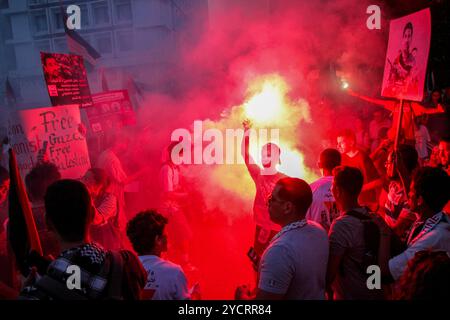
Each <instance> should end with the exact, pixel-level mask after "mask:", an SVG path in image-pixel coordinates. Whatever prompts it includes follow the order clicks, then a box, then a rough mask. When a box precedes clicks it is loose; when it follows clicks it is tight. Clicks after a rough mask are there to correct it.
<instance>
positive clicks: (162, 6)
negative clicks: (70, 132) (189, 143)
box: [0, 0, 208, 109]
mask: <svg viewBox="0 0 450 320" xmlns="http://www.w3.org/2000/svg"><path fill="white" fill-rule="evenodd" d="M61 3H62V4H63V5H64V6H67V5H69V4H76V5H78V6H79V7H80V9H81V30H78V31H77V32H78V33H79V34H80V35H81V36H82V37H83V38H84V39H85V40H86V41H87V42H89V43H90V44H91V45H92V46H93V47H94V48H95V49H96V50H97V51H98V52H99V53H100V55H101V58H100V59H99V60H98V63H97V65H96V68H95V69H93V70H92V71H91V72H89V82H90V86H91V91H92V92H99V91H101V88H100V76H99V75H100V73H99V72H98V71H99V70H104V72H105V74H106V76H107V79H108V82H109V83H108V84H109V87H110V89H121V88H124V86H125V85H126V82H127V81H128V80H127V79H130V77H132V79H133V80H134V81H135V82H136V83H138V84H142V88H141V89H144V90H153V89H155V90H160V89H161V88H162V87H164V86H167V85H168V84H167V83H165V82H166V79H164V76H163V75H164V74H165V73H166V72H165V71H166V70H168V69H175V70H176V68H177V67H178V55H179V48H178V44H179V41H178V40H179V37H180V34H181V33H182V32H183V31H184V30H185V29H186V28H188V26H189V25H190V24H191V23H192V22H198V21H194V20H198V19H208V17H207V12H208V2H207V0H78V1H64V0H9V1H8V0H3V2H2V5H1V6H0V24H1V28H0V59H1V62H0V64H1V65H2V66H1V69H0V70H1V71H2V75H1V76H0V81H2V83H4V80H5V79H6V77H7V76H8V78H9V79H10V82H11V84H12V86H13V89H14V92H15V93H16V95H17V96H18V103H17V107H18V108H20V109H21V108H31V107H42V106H47V105H49V104H50V101H49V98H48V94H47V92H46V89H45V84H44V78H43V74H42V68H41V66H40V54H39V52H40V51H44V52H57V53H68V48H67V42H66V37H65V33H64V27H63V19H62V17H61V9H60V4H61ZM200 25H202V26H204V25H206V24H204V23H202V24H200ZM197 32H201V30H197ZM2 87H4V86H2ZM0 95H4V90H2V89H0ZM0 98H4V97H0ZM0 101H4V99H0Z"/></svg>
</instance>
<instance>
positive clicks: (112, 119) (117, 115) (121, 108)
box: [85, 90, 136, 133]
mask: <svg viewBox="0 0 450 320" xmlns="http://www.w3.org/2000/svg"><path fill="white" fill-rule="evenodd" d="M92 101H93V106H92V107H89V108H86V109H85V111H86V115H87V117H88V119H89V127H90V129H91V130H92V132H94V133H99V132H105V131H109V130H115V129H120V128H122V127H126V126H131V125H134V124H136V114H135V113H134V110H133V106H132V104H131V101H130V97H129V95H128V91H127V90H115V91H107V92H102V93H97V94H94V95H92Z"/></svg>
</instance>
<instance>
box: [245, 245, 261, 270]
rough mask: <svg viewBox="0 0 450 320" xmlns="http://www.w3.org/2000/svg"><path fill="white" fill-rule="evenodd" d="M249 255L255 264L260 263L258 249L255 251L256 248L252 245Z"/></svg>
mask: <svg viewBox="0 0 450 320" xmlns="http://www.w3.org/2000/svg"><path fill="white" fill-rule="evenodd" d="M247 256H248V257H249V259H250V260H251V262H252V263H253V264H254V265H256V266H257V265H258V263H259V256H258V254H257V253H256V251H255V249H254V248H253V247H250V249H249V250H248V252H247Z"/></svg>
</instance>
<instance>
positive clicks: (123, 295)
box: [21, 180, 145, 300]
mask: <svg viewBox="0 0 450 320" xmlns="http://www.w3.org/2000/svg"><path fill="white" fill-rule="evenodd" d="M45 209H46V216H45V217H46V222H47V225H48V227H49V229H50V230H51V231H52V232H54V233H55V235H56V238H57V241H58V243H59V245H60V247H61V250H62V253H61V254H60V255H59V256H58V258H57V259H55V260H53V261H52V262H51V263H50V265H49V266H48V268H47V273H46V274H45V275H44V276H42V277H41V278H39V279H37V280H35V282H34V284H33V285H31V286H28V287H26V288H25V289H24V290H23V292H22V294H21V296H22V298H24V299H31V300H49V299H50V300H102V299H126V300H135V299H139V298H140V292H141V290H142V288H143V286H144V284H145V270H144V269H143V268H142V265H141V263H140V261H139V259H138V258H137V257H136V256H135V255H134V254H133V253H132V252H130V251H126V250H122V251H120V252H107V251H105V250H104V249H103V248H101V247H99V246H97V245H95V244H93V243H91V242H90V241H89V236H88V235H89V226H90V224H91V223H92V221H93V219H94V208H93V207H92V201H91V197H90V195H89V191H88V189H87V188H86V186H85V185H84V184H83V183H82V182H80V181H76V180H60V181H57V182H55V183H53V184H52V185H50V186H49V187H48V189H47V192H46V194H45ZM76 270H79V273H78V277H79V278H78V279H75V278H73V277H74V276H75V277H76V276H77V272H76ZM69 284H71V287H70V288H69ZM77 286H78V287H77Z"/></svg>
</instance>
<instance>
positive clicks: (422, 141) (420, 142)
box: [415, 125, 431, 159]
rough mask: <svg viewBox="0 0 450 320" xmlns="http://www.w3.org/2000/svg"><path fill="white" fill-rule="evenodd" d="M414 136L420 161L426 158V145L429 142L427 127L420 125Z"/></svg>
mask: <svg viewBox="0 0 450 320" xmlns="http://www.w3.org/2000/svg"><path fill="white" fill-rule="evenodd" d="M415 135H416V150H417V153H418V155H419V158H420V159H424V158H427V157H428V143H429V142H430V141H431V138H430V134H429V133H428V129H427V127H425V126H424V125H421V126H420V127H419V130H417V131H416V132H415Z"/></svg>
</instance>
